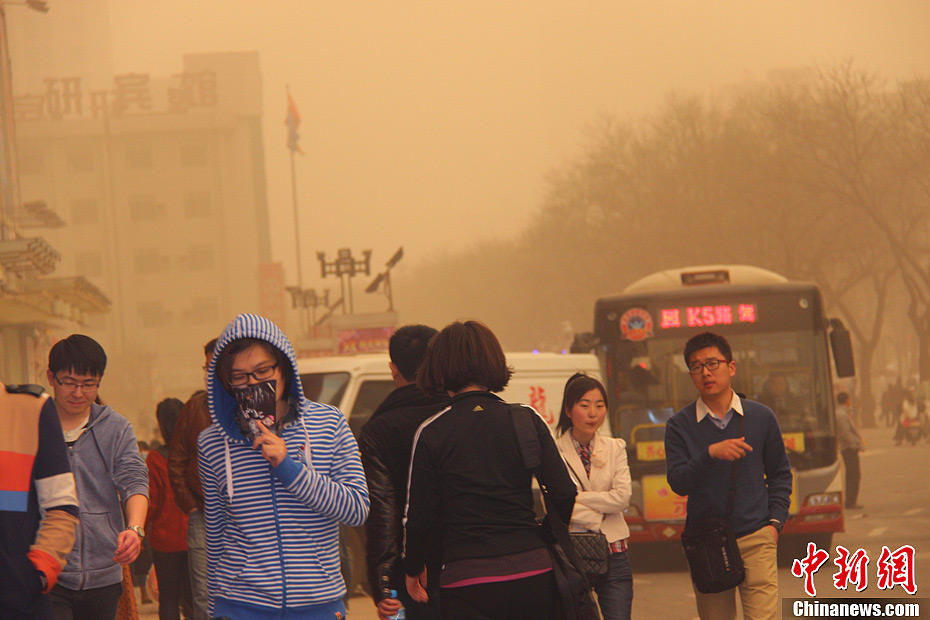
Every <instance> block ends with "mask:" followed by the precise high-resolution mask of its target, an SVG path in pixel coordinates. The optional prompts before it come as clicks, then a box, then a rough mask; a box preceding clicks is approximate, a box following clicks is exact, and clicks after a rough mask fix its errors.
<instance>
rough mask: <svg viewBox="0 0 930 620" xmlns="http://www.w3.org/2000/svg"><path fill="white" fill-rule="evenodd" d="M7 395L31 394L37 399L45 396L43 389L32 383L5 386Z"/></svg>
mask: <svg viewBox="0 0 930 620" xmlns="http://www.w3.org/2000/svg"><path fill="white" fill-rule="evenodd" d="M6 391H7V394H32V395H33V396H35V397H36V398H39V397H40V396H42V395H43V394H45V388H44V387H42V386H41V385H36V384H34V383H20V384H14V385H7V386H6Z"/></svg>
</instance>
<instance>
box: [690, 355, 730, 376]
mask: <svg viewBox="0 0 930 620" xmlns="http://www.w3.org/2000/svg"><path fill="white" fill-rule="evenodd" d="M726 363H727V361H726V360H716V359H714V360H707V361H706V362H694V363H693V364H691V366H689V367H688V372H689V373H690V374H692V375H699V374H701V373H702V372H704V369H705V368H706V369H707V370H709V371H711V372H714V371H715V370H717V369H718V368H720V364H726Z"/></svg>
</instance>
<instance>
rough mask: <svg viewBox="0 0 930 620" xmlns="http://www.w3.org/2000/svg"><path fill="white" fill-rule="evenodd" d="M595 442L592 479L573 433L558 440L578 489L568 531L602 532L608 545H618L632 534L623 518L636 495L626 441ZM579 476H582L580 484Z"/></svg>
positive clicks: (598, 438) (600, 438) (597, 437)
mask: <svg viewBox="0 0 930 620" xmlns="http://www.w3.org/2000/svg"><path fill="white" fill-rule="evenodd" d="M592 443H593V445H592V450H591V477H590V478H587V477H586V476H585V471H584V464H582V462H581V457H579V456H578V452H577V451H576V450H575V444H574V443H573V442H572V435H571V431H570V430H569V431H566V432H564V433H562V434H561V435H559V437H558V439H557V440H556V445H558V447H559V452H561V453H562V459H563V460H564V461H565V463H566V464H567V465H568V466H569V468H568V471H569V474H571V477H572V480H574V481H575V486H576V487H577V488H578V495H577V496H576V497H575V508H574V510H573V511H572V522H571V525H570V527H569V529H570V530H571V531H573V532H583V531H591V532H597V531H601V532H603V533H604V536H605V537H607V542H616V541H618V540H621V539H624V538H628V537H629V535H630V528H629V527H627V524H626V521H625V520H624V519H623V511H624V510H626V509H627V507H628V506H629V505H630V495H631V494H632V492H633V487H632V481H631V479H630V466H629V465H628V464H627V459H626V442H625V441H623V440H622V439H620V438H611V437H604V436H603V435H595V436H594V439H593V440H592ZM579 476H582V479H581V481H579V480H578V477H579Z"/></svg>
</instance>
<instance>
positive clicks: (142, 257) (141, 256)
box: [133, 248, 170, 275]
mask: <svg viewBox="0 0 930 620" xmlns="http://www.w3.org/2000/svg"><path fill="white" fill-rule="evenodd" d="M133 263H134V267H135V270H136V273H137V274H139V275H153V274H157V273H164V272H166V271H168V269H169V267H170V264H169V263H170V261H169V259H168V257H167V256H164V255H163V254H162V253H161V250H160V249H159V248H137V249H136V251H135V252H133Z"/></svg>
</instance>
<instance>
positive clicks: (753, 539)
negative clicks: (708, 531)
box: [665, 332, 791, 620]
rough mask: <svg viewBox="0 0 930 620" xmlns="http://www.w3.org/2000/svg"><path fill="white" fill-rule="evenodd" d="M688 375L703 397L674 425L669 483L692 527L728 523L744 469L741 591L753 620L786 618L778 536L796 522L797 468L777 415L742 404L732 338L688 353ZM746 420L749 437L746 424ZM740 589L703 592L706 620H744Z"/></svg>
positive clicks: (703, 340)
mask: <svg viewBox="0 0 930 620" xmlns="http://www.w3.org/2000/svg"><path fill="white" fill-rule="evenodd" d="M684 357H685V362H686V363H687V365H688V372H689V373H690V375H691V379H692V381H694V385H695V387H696V388H697V390H698V393H699V394H700V398H698V400H696V401H695V402H693V403H691V404H690V405H688V406H687V407H685V408H684V409H682V410H681V411H679V412H678V413H676V414H675V415H674V416H672V418H671V419H670V420H669V421H668V424H667V426H666V429H665V459H666V465H667V467H668V483H669V486H671V488H672V490H673V491H675V493H678V494H679V495H687V496H688V509H687V510H688V519H689V520H693V519H700V518H702V517H711V516H713V517H723V518H725V517H726V512H727V496H728V493H729V487H730V477H731V471H732V467H733V466H734V464H735V463H736V462H737V461H738V462H739V470H738V476H737V482H736V501H735V504H734V508H733V516H732V519H731V523H732V525H733V530H734V532H735V533H736V536H737V539H738V540H737V543H738V545H739V550H740V555H741V556H742V558H743V564H744V565H745V568H746V580H745V581H744V582H743V583H742V584H740V585H739V592H740V602H741V603H742V607H743V616H744V618H746V620H761V619H771V620H774V619H775V618H776V617H777V615H778V569H777V566H776V560H775V554H776V548H777V543H778V534H779V532H781V528H782V525H783V524H784V523H785V521H786V520H787V519H788V505H789V504H790V495H791V465H790V464H789V463H788V455H787V453H786V452H785V444H784V440H783V439H782V436H781V429H780V428H779V426H778V420H777V419H776V418H775V414H774V413H773V412H772V410H771V409H769V408H768V407H766V406H765V405H762V404H760V403H757V402H753V401H750V400H746V399H742V398H740V397H739V396H738V395H737V394H736V393H735V392H734V391H733V388H732V387H731V386H730V382H731V380H732V378H733V377H734V376H735V375H736V362H734V361H733V352H732V350H731V349H730V344H729V343H728V342H727V340H726V338H724V337H723V336H719V335H717V334H712V333H709V332H705V333H702V334H698V335H697V336H694V337H693V338H691V339H690V340H689V341H688V343H687V344H686V345H685V354H684ZM736 416H743V432H742V435H740V434H739V430H738V429H739V424H738V422H739V419H738V418H736ZM736 589H737V588H733V589H731V590H727V591H725V592H720V593H717V594H702V593H700V592H698V591H697V590H696V589H695V595H696V597H697V608H698V614H699V615H700V617H701V620H718V619H719V620H724V619H726V620H733V619H735V618H736Z"/></svg>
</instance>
